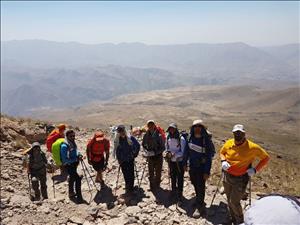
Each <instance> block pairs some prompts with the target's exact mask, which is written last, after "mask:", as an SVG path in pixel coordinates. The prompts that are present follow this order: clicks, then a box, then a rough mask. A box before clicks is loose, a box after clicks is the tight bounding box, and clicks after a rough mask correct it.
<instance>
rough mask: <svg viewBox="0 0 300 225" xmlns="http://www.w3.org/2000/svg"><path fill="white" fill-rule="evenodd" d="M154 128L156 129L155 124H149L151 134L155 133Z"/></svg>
mask: <svg viewBox="0 0 300 225" xmlns="http://www.w3.org/2000/svg"><path fill="white" fill-rule="evenodd" d="M154 127H155V125H154V123H148V129H149V130H150V131H151V132H152V131H154Z"/></svg>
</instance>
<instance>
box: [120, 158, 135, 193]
mask: <svg viewBox="0 0 300 225" xmlns="http://www.w3.org/2000/svg"><path fill="white" fill-rule="evenodd" d="M120 166H121V169H122V173H123V176H124V180H125V189H126V192H128V191H132V190H133V186H134V160H131V161H128V162H123V163H121V165H120Z"/></svg>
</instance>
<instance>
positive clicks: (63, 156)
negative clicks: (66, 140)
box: [60, 144, 70, 164]
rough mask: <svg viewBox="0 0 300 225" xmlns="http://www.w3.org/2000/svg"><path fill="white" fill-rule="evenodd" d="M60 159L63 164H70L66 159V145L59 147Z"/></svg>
mask: <svg viewBox="0 0 300 225" xmlns="http://www.w3.org/2000/svg"><path fill="white" fill-rule="evenodd" d="M60 157H61V161H62V163H63V164H68V163H69V162H70V159H69V158H68V146H67V145H66V144H62V145H61V146H60Z"/></svg>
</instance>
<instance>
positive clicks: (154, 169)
mask: <svg viewBox="0 0 300 225" xmlns="http://www.w3.org/2000/svg"><path fill="white" fill-rule="evenodd" d="M147 128H148V130H147V131H146V133H145V135H144V137H143V142H142V145H143V148H144V149H145V151H146V157H147V161H148V171H149V181H150V190H151V191H154V190H156V189H158V188H159V187H160V183H161V171H162V165H163V155H162V153H163V151H164V150H165V142H164V139H163V136H162V134H161V132H160V131H159V129H158V128H157V126H156V125H155V122H154V121H153V120H149V121H148V122H147Z"/></svg>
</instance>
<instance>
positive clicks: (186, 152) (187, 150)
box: [183, 143, 190, 166]
mask: <svg viewBox="0 0 300 225" xmlns="http://www.w3.org/2000/svg"><path fill="white" fill-rule="evenodd" d="M189 157H190V148H189V145H188V143H186V144H185V148H184V152H183V166H187V161H188V159H189Z"/></svg>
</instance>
